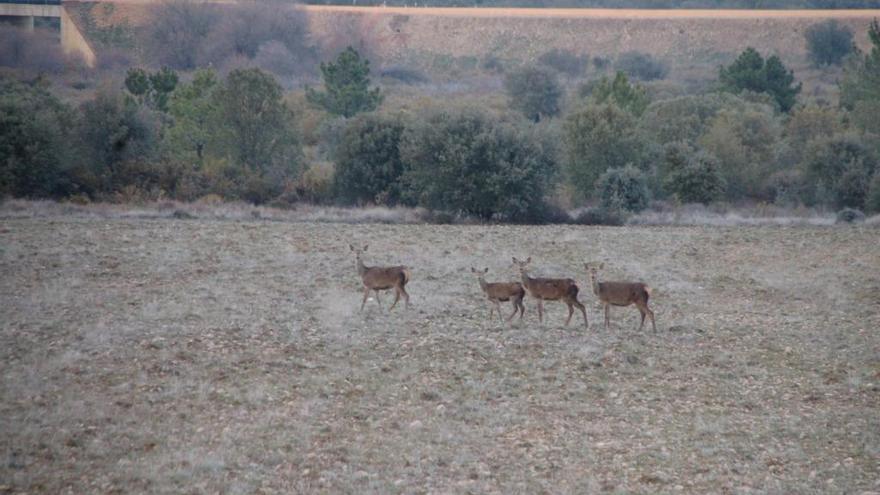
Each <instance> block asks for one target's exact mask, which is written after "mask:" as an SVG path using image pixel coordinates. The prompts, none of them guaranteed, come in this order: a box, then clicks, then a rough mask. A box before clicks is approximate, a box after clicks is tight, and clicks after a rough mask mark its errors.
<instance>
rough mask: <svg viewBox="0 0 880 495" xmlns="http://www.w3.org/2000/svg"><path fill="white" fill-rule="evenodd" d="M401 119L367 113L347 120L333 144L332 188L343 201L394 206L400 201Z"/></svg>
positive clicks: (401, 169) (401, 171)
mask: <svg viewBox="0 0 880 495" xmlns="http://www.w3.org/2000/svg"><path fill="white" fill-rule="evenodd" d="M403 129H404V126H403V122H401V120H400V119H399V118H396V117H385V116H381V115H373V114H366V115H361V116H358V117H355V118H354V119H352V120H350V121H349V122H348V125H347V126H346V127H345V129H344V131H343V132H342V135H341V138H340V142H339V144H338V145H337V146H336V149H335V153H334V161H335V163H336V176H335V185H334V190H335V191H336V196H337V198H339V200H340V201H342V202H343V203H346V204H358V205H363V204H366V203H375V204H385V205H395V204H397V203H399V202H400V201H401V192H402V191H401V184H400V178H401V176H402V175H403V171H404V167H403V162H402V161H401V159H400V150H399V146H400V139H401V137H402V135H403Z"/></svg>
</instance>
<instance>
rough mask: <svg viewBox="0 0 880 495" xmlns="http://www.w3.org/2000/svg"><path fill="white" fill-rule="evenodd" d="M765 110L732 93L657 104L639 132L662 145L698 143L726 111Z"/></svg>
mask: <svg viewBox="0 0 880 495" xmlns="http://www.w3.org/2000/svg"><path fill="white" fill-rule="evenodd" d="M745 108H751V109H756V110H757V109H764V108H765V107H764V106H762V105H759V104H755V103H751V102H748V101H745V100H743V99H742V98H740V97H739V96H737V95H733V94H730V93H712V94H705V95H694V96H681V97H678V98H671V99H668V100H660V101H655V102H653V103H651V104H650V105H648V108H647V109H646V110H645V113H644V114H642V117H641V119H639V129H640V131H641V132H643V133H644V134H645V135H646V137H648V138H650V139H652V140H653V141H655V142H657V143H659V144H666V143H671V142H677V141H686V142H690V143H694V142H696V141H697V140H698V139H699V138H700V137H701V136H702V135H703V134H704V133H705V132H706V128H707V127H708V125H709V122H710V121H711V120H712V119H713V118H714V117H715V115H716V114H717V113H718V111H719V110H722V109H731V110H735V109H745Z"/></svg>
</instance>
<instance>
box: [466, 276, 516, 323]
mask: <svg viewBox="0 0 880 495" xmlns="http://www.w3.org/2000/svg"><path fill="white" fill-rule="evenodd" d="M471 273H473V274H475V275H476V276H477V281H479V282H480V289H482V290H483V292H484V293H485V294H486V298H487V299H489V303H490V304H491V306H489V319H490V320H491V319H492V314H493V312H494V311H495V310H496V309H497V310H498V319H499V320H503V319H504V318H503V317H502V316H501V303H503V302H507V301H511V302H512V303H513V313H510V316H508V317H507V320H506V321H510V320H511V319H513V317H514V316H516V312H517V311H519V319H520V320H522V317H523V314H524V313H525V312H526V307H525V305H524V304H523V302H522V300H523V298H524V297H525V296H526V291H525V289H523V287H522V284H520V283H519V282H495V283H489V282H486V279H485V278H483V277H484V276H485V275H486V274H487V273H489V269H488V268H486V269H485V270H477V269H476V268H473V267H472V268H471Z"/></svg>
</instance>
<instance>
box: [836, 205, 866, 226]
mask: <svg viewBox="0 0 880 495" xmlns="http://www.w3.org/2000/svg"><path fill="white" fill-rule="evenodd" d="M864 221H865V214H864V213H862V212H861V211H859V210H856V209H853V208H844V209H842V210H840V211H838V212H837V219H836V220H835V223H860V222H864Z"/></svg>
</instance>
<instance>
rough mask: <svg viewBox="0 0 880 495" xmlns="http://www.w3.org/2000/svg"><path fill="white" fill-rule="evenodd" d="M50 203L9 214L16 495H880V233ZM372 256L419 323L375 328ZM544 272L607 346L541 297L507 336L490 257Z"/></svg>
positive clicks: (5, 358) (406, 318)
mask: <svg viewBox="0 0 880 495" xmlns="http://www.w3.org/2000/svg"><path fill="white" fill-rule="evenodd" d="M179 207H180V205H174V206H169V207H168V209H167V210H165V212H166V213H169V212H170V211H173V209H176V208H179ZM29 208H35V209H39V208H42V209H43V210H42V212H41V213H40V214H39V215H36V214H29V215H24V214H17V215H12V214H11V213H10V212H12V209H11V208H10V204H9V203H6V204H5V205H4V206H3V209H2V213H0V270H2V273H3V276H2V277H0V308H3V309H2V318H0V363H2V364H0V376H2V380H0V398H2V400H0V455H2V456H3V462H2V463H0V485H3V488H2V489H3V491H8V492H12V493H20V492H28V493H39V492H45V493H133V492H140V493H143V492H149V493H189V492H229V493H255V492H258V493H313V492H325V493H339V492H346V493H428V492H443V493H449V492H472V493H523V492H526V493H534V492H552V493H566V492H569V493H570V492H580V493H594V492H599V491H607V492H612V493H656V492H685V493H707V492H718V493H740V492H745V491H752V492H758V493H766V492H794V493H817V494H818V493H865V492H872V491H877V490H878V489H880V486H878V484H877V480H878V479H880V472H878V465H877V459H878V455H880V431H878V429H877V427H876V426H877V424H878V422H880V412H878V411H880V407H878V406H880V360H878V354H877V352H878V348H880V339H878V334H877V332H876V329H877V328H878V325H880V316H878V313H877V311H876V305H877V294H878V291H880V278H878V277H880V276H878V273H877V270H876V267H877V266H880V251H878V250H877V248H876V246H877V241H878V237H877V232H876V230H874V229H867V228H861V227H842V228H825V227H823V228H813V227H809V226H805V227H800V228H777V227H743V228H725V227H618V228H601V227H582V226H549V227H521V226H430V225H387V224H355V225H352V224H342V223H312V222H254V221H248V222H245V221H229V220H230V219H232V220H245V219H247V218H248V213H247V212H249V211H250V210H249V207H243V206H242V207H240V209H241V210H242V213H240V214H239V213H234V212H227V213H225V215H227V220H225V221H218V220H212V219H206V217H205V216H202V217H199V218H197V219H190V220H173V219H166V218H165V217H166V216H167V215H165V214H164V213H163V214H162V215H159V217H161V218H157V219H149V218H133V217H126V216H123V215H122V214H120V213H119V212H118V211H117V212H115V213H113V214H97V213H96V214H89V213H84V212H83V211H80V212H79V213H77V214H76V215H70V214H65V213H64V211H63V210H64V208H67V206H66V205H49V204H38V205H30V206H29ZM53 208H54V210H53ZM89 208H93V209H101V208H103V209H106V210H108V211H110V212H111V213H112V211H113V208H118V207H110V206H101V205H98V206H90V207H89ZM223 208H227V209H229V210H233V211H237V210H235V209H234V208H233V207H231V206H228V205H227V206H224V207H223ZM85 211H86V212H88V211H89V210H88V209H86V210H85ZM143 211H149V209H145V210H143ZM19 213H21V212H19ZM288 213H289V214H291V215H295V214H298V213H299V210H297V211H293V212H288ZM265 214H266V215H269V214H270V213H268V212H267V213H265ZM273 214H274V213H273ZM235 215H238V216H235ZM214 218H220V217H214ZM551 241H552V242H551ZM348 242H360V243H368V244H369V245H370V251H369V259H368V260H367V262H368V264H373V263H375V264H391V263H405V264H407V265H409V266H411V267H412V273H413V280H412V282H411V283H410V284H409V286H408V287H407V288H408V290H409V292H410V294H411V295H412V299H413V307H412V308H411V309H410V310H409V311H395V312H394V313H392V314H387V313H380V312H379V311H378V309H377V307H376V305H375V302H370V304H369V305H368V306H367V309H366V310H365V311H364V313H363V314H361V313H358V312H357V307H358V305H359V302H360V299H359V298H360V295H359V279H358V277H357V274H356V273H355V270H354V260H353V259H352V256H351V254H350V253H349V251H348V246H347V244H348ZM526 255H531V256H532V257H533V258H534V260H535V261H534V264H535V271H536V275H546V276H570V277H574V278H575V279H576V280H577V281H578V283H579V284H580V285H581V288H582V292H581V300H582V301H584V302H585V303H586V304H587V306H588V313H589V316H590V322H591V327H590V329H589V330H588V331H586V332H585V331H584V330H583V329H582V328H580V327H578V326H577V325H573V326H572V327H569V328H565V327H563V326H562V322H563V321H564V311H565V310H564V307H561V306H560V305H558V304H552V303H548V304H547V310H548V315H547V318H548V319H547V320H546V321H545V324H544V325H543V326H541V325H538V323H537V321H536V320H537V318H536V312H535V304H534V301H532V300H528V299H527V300H526V308H527V309H526V317H525V321H524V322H523V323H522V324H520V323H516V324H514V325H513V326H512V327H508V326H505V325H500V324H498V323H495V322H493V323H489V322H488V321H487V313H488V308H487V305H486V303H485V300H484V299H483V297H482V295H481V292H480V289H479V287H477V286H476V283H475V282H474V281H473V278H472V276H471V274H470V273H469V272H468V269H469V267H470V266H473V265H474V264H480V265H481V266H488V267H489V268H490V272H491V273H492V275H493V279H498V280H503V279H511V278H514V270H513V269H512V267H511V266H510V261H509V260H510V257H511V256H526ZM587 260H604V261H605V262H606V268H607V270H608V272H609V273H608V275H607V276H608V278H609V279H611V278H627V279H641V280H644V281H646V282H649V283H650V284H651V286H652V287H653V288H654V297H653V299H652V305H653V307H654V310H655V311H656V313H657V322H658V325H659V329H660V332H659V333H657V334H653V333H651V332H644V333H640V332H637V331H636V330H635V328H636V327H637V324H638V315H637V312H636V311H635V310H633V309H632V308H617V309H615V310H614V311H613V317H612V321H613V326H612V329H611V331H610V332H608V331H605V330H604V329H603V328H602V326H601V324H600V323H601V317H600V313H599V311H598V307H597V305H596V304H595V297H593V296H592V295H591V294H590V291H589V289H588V286H587V285H586V274H585V273H583V268H582V262H583V261H587ZM383 302H384V304H385V307H386V308H387V306H388V304H389V302H390V299H389V298H388V296H387V295H386V296H385V298H384V301H383ZM505 309H506V308H505Z"/></svg>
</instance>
